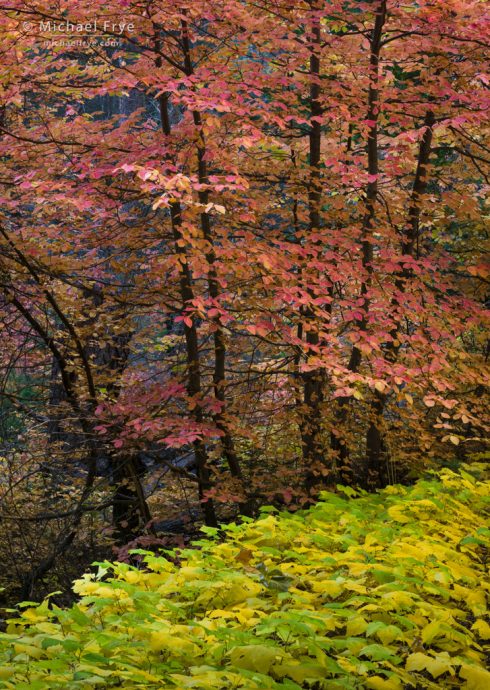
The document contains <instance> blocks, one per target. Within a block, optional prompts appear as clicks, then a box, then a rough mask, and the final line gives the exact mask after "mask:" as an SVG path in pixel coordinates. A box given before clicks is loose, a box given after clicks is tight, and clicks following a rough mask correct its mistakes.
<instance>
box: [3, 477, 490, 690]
mask: <svg viewBox="0 0 490 690" xmlns="http://www.w3.org/2000/svg"><path fill="white" fill-rule="evenodd" d="M482 469H483V468H482V466H480V467H478V466H473V467H469V468H465V470H463V471H462V473H461V474H456V473H454V472H452V471H450V470H444V471H443V472H442V473H441V475H440V477H439V478H438V479H437V480H434V478H432V479H431V480H429V481H427V480H425V481H420V482H419V483H418V484H417V485H416V486H414V487H411V488H409V489H406V488H403V487H402V486H399V485H395V486H390V487H387V488H386V489H384V490H383V491H381V492H380V493H379V494H377V495H376V494H375V495H373V494H367V493H365V492H364V493H363V494H362V495H361V496H357V497H356V498H352V493H354V494H355V493H356V492H355V491H353V490H351V491H349V489H348V488H347V487H344V490H345V492H346V493H347V494H348V496H350V498H346V497H342V496H340V495H339V494H331V493H327V492H325V493H323V494H322V497H321V501H320V502H319V503H317V504H316V505H315V507H314V508H311V509H309V510H307V511H301V512H299V513H295V514H294V513H293V514H291V513H287V512H282V513H278V512H277V511H274V510H273V509H268V510H267V512H264V514H263V515H262V516H261V518H260V519H259V520H257V521H255V522H254V521H247V522H246V524H243V525H240V526H237V525H236V524H232V525H229V526H228V527H226V528H225V530H224V532H222V534H221V536H223V534H224V535H225V536H226V538H225V539H224V540H222V539H220V538H219V537H218V535H216V534H215V533H216V532H217V530H213V528H203V529H204V530H205V531H206V533H207V534H208V536H213V533H214V540H213V541H212V542H210V541H209V540H206V541H205V540H202V541H201V544H200V549H197V548H194V549H188V550H186V551H180V552H178V553H173V554H172V553H168V552H167V553H166V554H165V555H163V556H155V555H154V554H152V553H145V552H143V551H142V552H140V553H139V554H138V556H139V558H141V561H140V564H139V567H131V566H129V565H127V564H123V563H116V564H112V563H109V562H103V563H99V564H97V565H98V571H97V574H95V573H92V574H86V575H85V576H84V577H83V578H82V579H81V580H79V581H77V582H76V583H75V587H74V589H75V591H76V592H77V593H78V594H79V595H80V596H81V599H80V600H79V601H78V602H77V604H75V605H74V606H73V607H71V608H69V609H61V608H58V607H56V606H51V607H50V606H49V603H48V601H45V602H44V603H43V604H41V605H39V606H33V605H31V604H29V603H26V604H25V605H24V607H23V610H22V613H21V614H20V615H19V617H17V618H15V619H12V620H11V621H9V625H8V633H7V634H4V635H2V636H1V637H0V658H1V659H2V665H1V669H0V688H5V689H7V688H11V689H12V690H13V689H14V688H15V690H37V688H39V690H44V688H46V687H49V688H53V690H55V689H56V688H67V687H69V688H73V690H75V689H76V688H80V689H82V688H83V689H84V690H85V689H88V688H97V687H102V688H111V687H127V688H155V689H156V688H159V689H161V688H168V689H169V690H170V689H171V688H178V689H179V690H184V688H196V689H199V690H215V689H216V688H219V689H220V690H227V689H230V690H231V689H232V688H246V689H247V690H266V689H267V688H270V689H272V688H274V689H277V690H279V689H281V690H301V688H305V689H306V688H311V689H314V690H322V689H323V688H325V690H341V689H345V690H355V689H356V688H359V689H360V688H373V689H374V690H401V689H402V688H433V689H434V690H435V689H436V688H466V690H486V688H488V683H489V680H490V673H489V672H488V670H486V669H485V666H484V664H485V650H487V649H488V639H489V638H490V626H489V625H488V623H487V621H486V620H485V613H486V594H487V591H486V589H488V587H487V586H486V582H485V565H484V558H485V552H486V550H488V546H489V536H490V532H489V530H488V529H487V528H485V527H484V526H483V524H484V521H485V518H484V515H485V510H486V509H488V498H489V483H488V481H485V480H484V477H483V476H482ZM485 524H487V525H488V522H486V523H485ZM175 558H177V563H175V562H173V560H174V559H175Z"/></svg>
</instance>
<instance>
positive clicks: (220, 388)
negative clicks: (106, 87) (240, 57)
mask: <svg viewBox="0 0 490 690" xmlns="http://www.w3.org/2000/svg"><path fill="white" fill-rule="evenodd" d="M182 46H183V52H184V65H185V71H186V74H187V75H188V76H191V75H192V74H193V73H194V66H193V64H192V56H191V45H190V40H189V33H188V26H187V23H186V22H185V21H182ZM192 118H193V121H194V126H195V128H196V135H197V145H196V151H197V174H198V180H199V184H200V185H201V188H200V189H199V191H198V199H199V203H200V204H201V206H202V207H203V208H204V209H206V207H207V206H208V204H209V191H208V188H207V185H209V178H208V167H207V163H206V153H207V151H206V137H205V134H204V131H203V126H202V125H203V123H202V116H201V113H200V112H198V111H197V110H194V111H193V112H192ZM200 223H201V230H202V233H203V237H204V239H205V240H206V242H207V251H206V261H207V263H208V267H209V269H208V290H209V296H210V297H211V299H212V300H213V301H214V304H215V305H216V306H219V298H220V286H219V282H218V275H217V271H216V251H215V246H214V242H215V239H214V236H213V230H212V225H211V218H210V215H209V213H208V212H207V211H206V210H204V211H202V212H201V214H200ZM213 328H214V331H213V344H214V368H213V391H214V397H215V399H216V400H217V402H218V403H219V411H217V412H216V413H215V414H214V416H213V419H214V423H215V424H216V427H217V428H218V429H219V431H220V432H221V434H222V436H221V447H222V451H223V455H224V457H225V459H226V462H227V464H228V467H229V469H230V474H231V476H232V477H233V478H234V479H236V480H237V481H238V483H239V484H240V488H241V490H242V493H243V495H244V497H246V487H245V484H244V481H243V474H242V469H241V466H240V461H239V459H238V455H237V453H236V450H235V443H234V440H233V435H232V433H231V430H230V427H229V424H228V421H227V418H226V413H227V409H226V408H227V406H226V389H225V386H226V337H225V334H224V331H223V328H222V326H221V322H220V318H219V316H216V317H215V318H214V319H213ZM240 510H241V512H242V513H243V514H245V515H250V513H251V506H250V505H249V502H248V501H247V500H246V498H245V500H243V501H241V502H240Z"/></svg>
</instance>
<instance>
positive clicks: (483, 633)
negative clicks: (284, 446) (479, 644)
mask: <svg viewBox="0 0 490 690" xmlns="http://www.w3.org/2000/svg"><path fill="white" fill-rule="evenodd" d="M471 629H472V630H476V632H477V633H478V636H479V637H481V639H482V640H490V625H488V623H487V622H486V621H484V620H483V619H482V618H479V619H478V620H477V621H475V622H474V623H473V625H472V626H471Z"/></svg>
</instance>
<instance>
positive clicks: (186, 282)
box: [156, 58, 218, 526]
mask: <svg viewBox="0 0 490 690" xmlns="http://www.w3.org/2000/svg"><path fill="white" fill-rule="evenodd" d="M161 64H162V63H161V58H157V60H156V65H157V67H161ZM158 102H159V108H160V117H161V125H162V131H163V134H164V136H165V137H169V136H170V135H171V125H170V117H169V112H168V96H167V95H166V94H161V95H160V96H159V99H158ZM170 219H171V224H172V233H173V240H174V245H175V251H176V253H177V255H178V257H179V258H180V262H179V270H180V278H179V286H180V297H181V300H182V307H183V309H185V308H186V307H187V306H191V305H192V303H193V300H194V290H193V281H192V274H191V270H190V267H189V265H188V263H187V256H186V248H185V241H184V238H183V236H182V231H181V226H182V207H181V204H180V203H179V202H178V201H173V202H172V203H171V204H170ZM184 336H185V342H186V356H187V369H188V374H187V393H188V395H189V397H190V398H193V399H194V400H195V401H196V402H198V401H199V398H200V397H201V394H202V387H201V363H200V353H199V336H198V332H197V326H196V324H195V323H194V321H193V322H192V323H191V324H190V325H188V324H186V323H185V322H184ZM193 416H194V419H195V421H196V422H197V424H201V423H202V422H203V411H202V407H201V406H200V405H199V404H196V405H195V407H194V410H193ZM193 447H194V453H195V456H196V466H197V475H198V480H199V484H198V486H199V499H200V501H201V503H202V508H203V514H204V519H205V522H206V524H207V525H210V526H216V525H217V524H218V521H217V518H216V512H215V509H214V503H213V501H212V500H211V499H209V498H208V497H207V496H206V494H207V492H208V491H209V490H210V489H211V473H210V470H209V458H208V453H207V450H206V446H205V444H204V442H203V441H202V440H200V439H197V440H196V441H194V443H193Z"/></svg>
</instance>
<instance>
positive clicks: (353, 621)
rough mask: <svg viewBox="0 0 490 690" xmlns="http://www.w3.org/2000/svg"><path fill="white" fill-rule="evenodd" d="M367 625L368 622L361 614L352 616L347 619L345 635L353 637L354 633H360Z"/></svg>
mask: <svg viewBox="0 0 490 690" xmlns="http://www.w3.org/2000/svg"><path fill="white" fill-rule="evenodd" d="M367 627H368V622H367V621H366V619H365V618H363V617H362V616H354V617H353V618H350V619H349V620H348V621H347V629H346V632H347V636H348V637H355V636H356V635H362V633H363V632H364V631H365V630H366V628H367Z"/></svg>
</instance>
